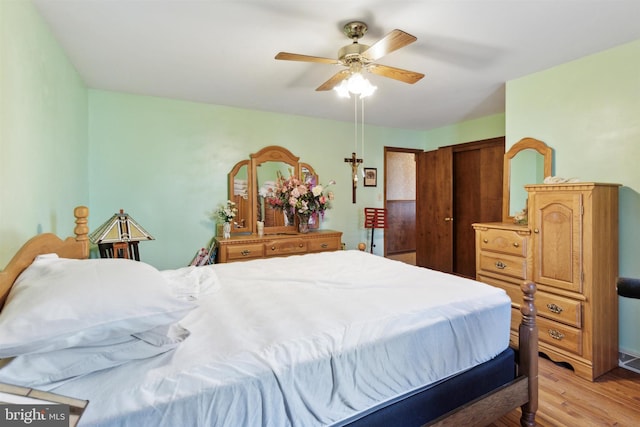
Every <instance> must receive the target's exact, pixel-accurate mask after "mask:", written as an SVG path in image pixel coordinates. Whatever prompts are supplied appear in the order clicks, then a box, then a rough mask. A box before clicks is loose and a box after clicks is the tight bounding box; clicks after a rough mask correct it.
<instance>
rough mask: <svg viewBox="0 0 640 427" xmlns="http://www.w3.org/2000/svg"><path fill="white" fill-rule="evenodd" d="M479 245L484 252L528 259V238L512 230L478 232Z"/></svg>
mask: <svg viewBox="0 0 640 427" xmlns="http://www.w3.org/2000/svg"><path fill="white" fill-rule="evenodd" d="M478 233H479V236H478V237H479V241H478V243H479V245H480V248H479V249H480V250H482V251H491V252H500V253H504V254H510V255H515V256H521V257H526V255H527V236H522V235H520V234H518V233H517V232H515V231H511V230H496V229H488V230H478Z"/></svg>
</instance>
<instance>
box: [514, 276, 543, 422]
mask: <svg viewBox="0 0 640 427" xmlns="http://www.w3.org/2000/svg"><path fill="white" fill-rule="evenodd" d="M521 289H522V293H523V297H522V300H523V301H522V305H521V306H520V311H521V312H522V322H521V323H520V328H519V331H518V340H519V349H520V350H519V357H520V361H519V364H518V370H519V374H520V375H525V376H527V377H528V381H529V384H528V389H529V401H528V402H527V403H525V404H524V405H522V406H521V409H522V416H521V418H520V425H521V426H522V427H533V426H535V425H536V411H537V410H538V327H537V326H536V307H535V305H534V294H535V292H536V285H535V283H533V282H524V283H523V284H522V286H521Z"/></svg>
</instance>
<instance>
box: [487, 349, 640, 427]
mask: <svg viewBox="0 0 640 427" xmlns="http://www.w3.org/2000/svg"><path fill="white" fill-rule="evenodd" d="M538 381H539V387H538V391H539V400H538V413H537V416H536V422H537V423H538V425H539V426H541V427H551V426H553V427H565V426H566V427H591V426H620V427H622V426H624V427H626V426H630V427H631V426H634V427H635V426H639V425H640V374H637V373H635V372H632V371H630V370H628V369H623V368H616V369H614V370H613V371H611V372H609V373H607V374H605V375H603V376H602V377H600V378H598V379H597V380H596V381H595V382H590V381H587V380H583V379H581V378H579V377H577V376H576V375H575V374H574V373H573V371H571V370H570V369H568V368H565V367H562V366H559V365H556V364H554V363H553V362H551V361H549V360H548V359H544V358H542V357H541V358H540V364H539V375H538ZM519 419H520V410H519V409H518V410H515V411H513V412H511V413H509V414H508V415H506V416H504V417H502V418H501V419H500V420H499V421H497V422H495V423H493V424H491V426H492V427H512V426H519V425H520V424H519Z"/></svg>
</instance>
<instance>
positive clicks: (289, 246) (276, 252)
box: [264, 238, 307, 256]
mask: <svg viewBox="0 0 640 427" xmlns="http://www.w3.org/2000/svg"><path fill="white" fill-rule="evenodd" d="M305 252H307V241H305V240H303V239H298V238H291V239H286V240H272V241H271V242H266V243H265V244H264V255H265V256H283V255H293V254H302V253H305Z"/></svg>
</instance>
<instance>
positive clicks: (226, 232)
mask: <svg viewBox="0 0 640 427" xmlns="http://www.w3.org/2000/svg"><path fill="white" fill-rule="evenodd" d="M222 237H223V238H225V239H230V238H231V223H230V222H225V223H223V224H222Z"/></svg>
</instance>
